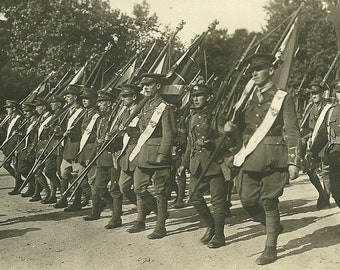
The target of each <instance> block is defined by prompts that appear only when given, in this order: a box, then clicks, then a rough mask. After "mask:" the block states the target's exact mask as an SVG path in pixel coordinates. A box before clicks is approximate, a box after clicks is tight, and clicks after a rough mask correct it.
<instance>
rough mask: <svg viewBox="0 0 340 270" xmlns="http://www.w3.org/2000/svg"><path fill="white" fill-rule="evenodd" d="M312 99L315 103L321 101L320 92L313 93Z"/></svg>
mask: <svg viewBox="0 0 340 270" xmlns="http://www.w3.org/2000/svg"><path fill="white" fill-rule="evenodd" d="M312 101H313V102H314V103H316V104H318V103H320V101H321V94H320V93H313V94H312Z"/></svg>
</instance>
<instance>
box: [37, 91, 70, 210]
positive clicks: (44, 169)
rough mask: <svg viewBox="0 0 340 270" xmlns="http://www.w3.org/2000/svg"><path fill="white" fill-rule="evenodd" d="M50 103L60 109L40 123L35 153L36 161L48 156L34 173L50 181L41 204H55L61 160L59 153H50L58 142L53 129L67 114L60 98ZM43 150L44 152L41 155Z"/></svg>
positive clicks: (56, 97)
mask: <svg viewBox="0 0 340 270" xmlns="http://www.w3.org/2000/svg"><path fill="white" fill-rule="evenodd" d="M50 103H51V104H52V103H59V104H60V107H58V108H56V109H55V111H53V112H52V114H51V116H50V117H49V118H48V119H45V121H42V124H41V126H40V127H39V132H38V144H37V151H36V159H38V158H40V159H41V158H44V156H45V155H47V154H48V155H49V157H48V158H47V159H46V161H45V164H42V166H41V167H38V169H37V172H36V175H37V174H38V175H39V174H40V173H41V175H43V173H44V175H46V177H47V178H48V179H49V181H50V189H51V191H50V196H49V197H47V198H45V199H44V200H42V201H41V202H42V203H43V204H51V203H56V202H57V197H56V192H57V189H60V188H61V185H60V179H59V176H60V170H59V169H60V164H61V160H62V156H61V151H59V150H58V151H57V150H54V151H53V152H52V153H50V152H51V151H52V149H53V146H54V145H55V144H56V143H57V140H58V138H55V135H56V134H55V128H56V126H59V124H60V123H61V122H62V118H63V117H64V116H65V113H67V112H65V111H64V110H63V109H62V106H63V104H64V99H63V98H62V97H60V96H52V98H51V100H50ZM48 143H49V145H47V144H48ZM45 148H46V150H45V152H44V153H43V151H44V149H45ZM58 152H59V154H58ZM41 155H42V156H41ZM36 177H37V176H36ZM38 177H39V176H38Z"/></svg>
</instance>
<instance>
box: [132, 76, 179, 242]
mask: <svg viewBox="0 0 340 270" xmlns="http://www.w3.org/2000/svg"><path fill="white" fill-rule="evenodd" d="M143 76H144V78H143V80H142V84H143V85H144V86H143V91H144V89H145V87H146V88H147V87H155V88H153V90H152V91H154V92H153V93H152V94H151V96H150V99H149V100H148V101H147V102H146V103H145V105H144V107H143V108H142V109H141V111H140V113H139V122H138V125H137V127H138V131H139V133H140V134H141V135H140V137H139V139H138V141H137V144H136V147H135V148H134V149H133V151H132V153H131V154H130V156H129V160H130V161H133V162H134V163H135V164H136V169H135V172H134V176H133V178H134V184H135V187H134V188H135V192H136V194H137V208H138V211H139V213H138V216H139V219H141V220H139V224H144V222H145V216H146V215H147V214H148V212H149V211H150V209H151V210H153V211H155V212H157V222H156V227H155V230H154V232H153V233H151V234H150V235H148V238H150V239H156V238H162V237H164V236H165V235H166V229H165V220H166V218H167V216H168V213H167V198H166V187H167V185H168V180H169V175H170V167H171V165H172V164H171V163H172V161H171V151H172V146H173V143H174V135H175V132H176V123H175V117H174V110H173V108H172V107H171V106H169V105H168V104H166V103H165V102H164V101H163V100H162V98H161V97H160V96H159V95H158V94H157V93H156V91H158V90H159V88H160V87H161V84H162V78H163V77H162V75H160V74H144V75H143ZM147 89H148V88H147ZM143 138H146V139H145V142H143V143H141V142H142V141H143ZM138 146H140V149H139V147H138ZM137 149H139V150H138V151H136V150H137ZM151 179H152V180H153V185H154V192H155V195H156V198H157V201H156V199H155V198H154V196H153V195H152V194H151V193H150V192H149V191H148V186H149V185H150V184H151ZM142 226H143V225H142Z"/></svg>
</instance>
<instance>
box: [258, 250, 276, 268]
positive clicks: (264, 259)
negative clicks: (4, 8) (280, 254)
mask: <svg viewBox="0 0 340 270" xmlns="http://www.w3.org/2000/svg"><path fill="white" fill-rule="evenodd" d="M276 259H277V251H276V247H267V246H266V247H265V249H264V251H263V253H262V254H261V256H260V257H258V258H257V259H256V261H255V262H256V264H258V265H265V264H270V263H272V262H275V261H276Z"/></svg>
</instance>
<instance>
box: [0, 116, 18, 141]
mask: <svg viewBox="0 0 340 270" xmlns="http://www.w3.org/2000/svg"><path fill="white" fill-rule="evenodd" d="M19 117H20V116H19V115H17V116H16V117H15V118H13V119H12V120H11V122H10V123H9V125H8V129H7V135H6V140H5V141H4V142H3V143H2V145H1V147H2V146H4V145H5V144H6V143H7V141H8V139H9V137H10V135H11V133H12V129H13V127H14V125H15V123H16V122H17V121H18V119H19Z"/></svg>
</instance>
